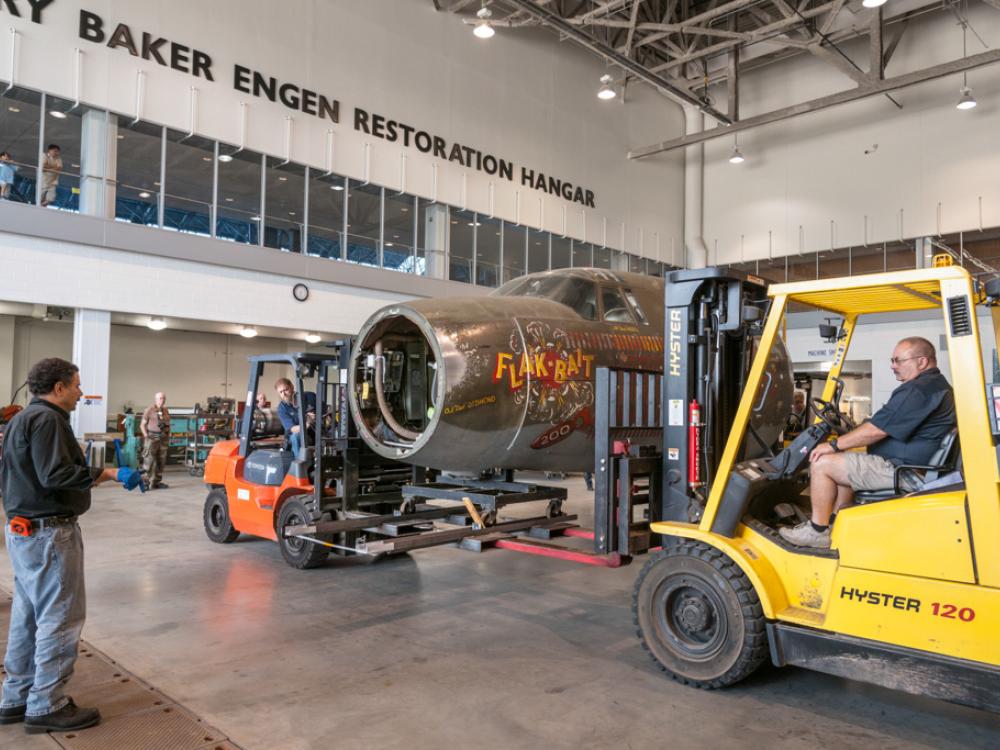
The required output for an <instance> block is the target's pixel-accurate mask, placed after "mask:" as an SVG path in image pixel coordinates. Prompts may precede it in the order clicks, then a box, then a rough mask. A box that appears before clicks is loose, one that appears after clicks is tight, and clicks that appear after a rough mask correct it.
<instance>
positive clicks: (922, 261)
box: [913, 237, 935, 268]
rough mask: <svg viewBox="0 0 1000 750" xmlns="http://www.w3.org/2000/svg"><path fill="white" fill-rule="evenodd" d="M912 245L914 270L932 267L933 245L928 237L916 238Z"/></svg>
mask: <svg viewBox="0 0 1000 750" xmlns="http://www.w3.org/2000/svg"><path fill="white" fill-rule="evenodd" d="M913 244H914V256H915V257H914V262H913V267H914V268H930V267H931V266H933V265H934V252H935V251H934V245H933V243H931V238H930V237H917V239H915V240H914V241H913Z"/></svg>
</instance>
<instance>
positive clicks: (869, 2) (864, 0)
mask: <svg viewBox="0 0 1000 750" xmlns="http://www.w3.org/2000/svg"><path fill="white" fill-rule="evenodd" d="M885 3H886V0H861V4H862V5H863V6H865V7H866V8H879V7H881V6H883V5H885Z"/></svg>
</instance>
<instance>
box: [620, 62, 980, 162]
mask: <svg viewBox="0 0 1000 750" xmlns="http://www.w3.org/2000/svg"><path fill="white" fill-rule="evenodd" d="M995 62H1000V49H992V50H987V51H986V52H980V53H979V54H978V55H969V56H968V57H963V58H959V59H958V60H952V61H950V62H946V63H942V64H940V65H934V66H932V67H930V68H924V69H923V70H916V71H913V72H912V73H906V74H904V75H901V76H896V77H895V78H886V79H883V80H881V81H877V82H869V83H866V84H864V85H861V86H858V87H857V88H856V89H851V90H850V91H841V92H839V93H837V94H831V95H830V96H824V97H820V98H819V99H812V100H810V101H807V102H802V103H801V104H793V105H792V106H790V107H783V108H782V109H776V110H774V111H772V112H766V113H764V114H762V115H757V116H756V117H750V118H747V119H746V120H740V121H739V122H738V123H735V124H733V125H731V126H729V127H724V128H723V127H716V128H712V129H711V130H706V131H703V132H701V133H695V134H692V135H686V136H683V137H681V138H674V139H672V140H669V141H662V142H660V143H656V144H653V145H651V146H645V147H643V148H637V149H634V150H632V151H630V152H629V154H628V158H629V159H643V158H645V157H647V156H652V155H654V154H660V153H663V152H665V151H674V150H676V149H679V148H684V147H686V146H691V145H694V144H696V143H704V142H705V141H710V140H712V139H713V138H720V137H723V136H727V135H732V134H733V133H738V132H740V131H741V130H749V129H750V128H756V127H760V126H761V125H769V124H771V123H773V122H779V121H781V120H788V119H791V118H793V117H798V116H799V115H805V114H809V113H811V112H818V111H820V110H822V109H827V108H828V107H834V106H836V105H838V104H846V103H848V102H855V101H858V100H860V99H867V98H868V97H870V96H875V95H877V94H885V93H887V92H889V91H895V90H897V89H901V88H905V87H907V86H913V85H915V84H918V83H924V82H925V81H933V80H935V79H936V78H943V77H945V76H950V75H954V74H956V73H961V72H963V71H967V70H973V69H974V68H981V67H983V66H984V65H992V64H993V63H995Z"/></svg>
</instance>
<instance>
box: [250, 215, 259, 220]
mask: <svg viewBox="0 0 1000 750" xmlns="http://www.w3.org/2000/svg"><path fill="white" fill-rule="evenodd" d="M250 221H260V217H259V216H251V217H250Z"/></svg>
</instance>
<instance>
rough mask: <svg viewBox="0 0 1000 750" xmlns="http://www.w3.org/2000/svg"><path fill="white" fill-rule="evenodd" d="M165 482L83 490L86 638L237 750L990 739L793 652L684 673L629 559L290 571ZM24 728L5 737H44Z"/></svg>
mask: <svg viewBox="0 0 1000 750" xmlns="http://www.w3.org/2000/svg"><path fill="white" fill-rule="evenodd" d="M166 480H167V481H168V482H169V483H170V485H171V486H170V489H169V490H164V491H158V492H154V493H150V494H147V495H139V494H138V493H132V494H129V493H125V492H123V491H122V490H121V489H120V488H114V487H108V488H99V489H98V490H96V491H95V492H94V507H93V509H92V510H91V512H89V513H88V514H87V515H86V516H84V517H83V519H82V526H83V529H84V537H85V541H86V547H87V578H88V585H87V589H88V599H89V614H88V620H87V625H86V628H85V630H84V637H85V638H86V639H88V640H89V641H90V642H91V643H93V644H94V646H96V647H97V648H98V649H101V650H102V651H104V652H105V653H107V654H108V655H110V656H111V657H112V658H114V659H116V660H117V661H118V662H119V663H120V664H121V665H122V666H124V667H125V668H126V669H129V670H131V671H132V672H134V673H135V674H137V675H138V676H139V677H141V678H143V679H144V680H146V681H148V682H149V683H150V684H152V685H154V686H155V687H157V688H158V689H160V690H162V691H164V692H165V693H167V694H168V695H170V696H171V697H173V698H174V699H176V700H177V701H178V702H180V703H182V704H184V705H185V706H187V708H189V709H190V710H192V711H193V712H195V713H196V714H198V715H199V716H201V717H202V718H203V719H204V720H205V721H207V722H208V723H210V724H212V725H214V726H216V727H217V728H219V729H220V730H221V731H223V732H225V733H227V734H228V735H229V737H231V738H232V739H233V740H234V741H235V742H237V743H239V744H240V745H242V746H243V747H244V748H247V750H277V749H280V750H301V749H305V748H332V747H336V748H338V749H345V748H370V747H380V748H384V749H387V750H388V749H391V748H406V749H407V750H417V749H419V748H434V750H440V748H442V747H448V746H449V745H454V746H458V745H463V746H464V745H469V744H475V745H476V746H479V747H486V748H500V747H506V748H522V747H525V748H527V747H531V748H537V747H545V748H548V749H550V750H555V749H556V748H598V747H600V748H604V747H619V748H654V747H656V748H659V747H665V746H669V747H674V748H695V747H712V748H718V749H723V748H741V750H742V749H744V748H747V747H751V748H753V747H769V748H827V747H829V748H852V747H859V748H860V747H864V748H870V747H879V748H880V750H889V749H890V748H904V747H905V748H909V747H927V748H971V747H982V748H986V747H993V748H996V747H998V746H1000V717H997V716H993V715H991V714H987V713H983V712H980V711H975V710H971V709H966V708H962V707H958V706H952V705H949V704H946V703H941V702H938V701H933V700H927V699H922V698H915V697H912V696H907V695H903V694H900V693H897V692H892V691H888V690H883V689H881V688H875V687H871V686H867V685H862V684H860V683H854V682H849V681H845V680H841V679H837V678H833V677H828V676H825V675H820V674H815V673H812V672H807V671H804V670H798V669H794V668H786V669H782V670H775V669H772V668H770V667H766V668H764V669H762V670H761V671H760V672H758V673H757V674H756V675H755V676H754V677H752V678H751V679H749V680H747V681H746V682H745V683H743V684H741V685H740V686H738V687H735V688H730V689H728V690H724V691H715V692H702V691H698V690H694V689H692V688H687V687H683V686H680V685H677V684H675V683H673V682H671V681H670V680H668V679H666V678H665V677H664V676H663V675H661V673H660V672H659V671H658V670H657V668H656V667H655V665H654V664H653V663H652V662H651V661H650V660H649V658H648V657H647V656H646V654H645V653H644V652H643V651H642V650H641V649H640V647H639V645H638V641H637V639H636V637H635V634H634V632H633V626H632V616H631V611H630V603H631V591H632V582H633V580H634V578H635V576H636V575H637V573H638V571H639V566H638V565H632V566H629V567H625V568H621V569H618V570H606V569H600V568H592V567H589V566H581V565H575V564H572V563H567V562H561V561H554V560H546V559H542V558H537V557H531V556H526V555H520V554H517V553H513V552H508V551H501V550H493V551H489V552H486V553H483V554H481V555H477V554H475V553H472V552H465V551H461V550H458V549H456V548H451V547H445V548H438V549H431V550H425V551H418V552H414V553H412V554H411V555H410V556H407V557H401V558H398V559H394V560H386V561H381V562H378V563H376V564H371V565H358V564H346V565H345V564H343V563H338V562H334V563H332V564H330V565H328V566H326V567H323V568H320V569H317V570H310V571H298V570H294V569H292V568H290V567H288V566H287V565H285V563H284V562H283V561H282V559H281V556H280V553H279V552H278V549H277V546H276V545H275V544H273V543H271V542H266V541H262V540H254V539H244V538H241V539H240V540H239V541H237V542H236V543H235V544H232V545H228V546H220V545H215V544H212V543H210V542H209V541H208V540H207V539H206V537H205V535H204V532H203V531H202V524H201V507H202V502H203V499H204V495H205V492H204V489H203V486H202V485H201V484H200V481H199V480H196V479H192V478H190V477H188V476H187V475H186V474H182V473H176V472H171V473H170V474H169V475H168V476H167V477H166ZM565 484H566V486H568V487H569V488H570V499H571V501H570V506H571V507H570V508H569V510H570V511H571V512H577V511H578V510H579V511H580V512H581V513H586V511H587V504H588V503H589V502H590V500H589V498H588V497H586V496H585V495H584V493H583V491H582V490H583V482H582V479H580V478H578V477H577V478H572V479H570V480H568V481H567V482H566V483H565ZM10 580H11V576H10V567H9V563H8V561H7V558H6V555H3V556H2V559H0V585H3V586H5V587H9V585H10ZM19 732H20V729H19V728H17V729H16V730H14V729H13V728H7V727H0V747H3V748H22V747H23V748H28V747H35V746H37V745H33V744H31V743H29V742H27V741H26V740H27V738H25V737H24V735H23V734H19Z"/></svg>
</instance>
